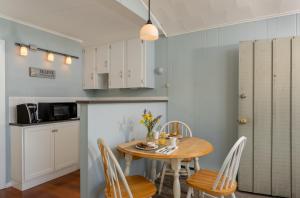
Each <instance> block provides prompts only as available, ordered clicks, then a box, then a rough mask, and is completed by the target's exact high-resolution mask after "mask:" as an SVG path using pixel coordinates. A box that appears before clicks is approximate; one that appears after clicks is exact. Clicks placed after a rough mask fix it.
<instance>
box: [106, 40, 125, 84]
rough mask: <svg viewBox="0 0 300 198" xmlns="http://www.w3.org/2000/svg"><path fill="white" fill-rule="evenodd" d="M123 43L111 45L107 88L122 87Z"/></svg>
mask: <svg viewBox="0 0 300 198" xmlns="http://www.w3.org/2000/svg"><path fill="white" fill-rule="evenodd" d="M124 48H125V45H124V41H121V42H117V43H113V44H111V52H110V55H111V56H110V72H109V88H123V87H124V65H125V49H124Z"/></svg>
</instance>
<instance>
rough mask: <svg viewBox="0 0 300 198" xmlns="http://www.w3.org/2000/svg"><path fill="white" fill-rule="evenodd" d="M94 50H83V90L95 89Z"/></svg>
mask: <svg viewBox="0 0 300 198" xmlns="http://www.w3.org/2000/svg"><path fill="white" fill-rule="evenodd" d="M95 61H96V50H95V48H86V49H85V50H84V78H83V88H84V89H96V88H97V87H96V79H95V78H96V75H95V65H96V62H95Z"/></svg>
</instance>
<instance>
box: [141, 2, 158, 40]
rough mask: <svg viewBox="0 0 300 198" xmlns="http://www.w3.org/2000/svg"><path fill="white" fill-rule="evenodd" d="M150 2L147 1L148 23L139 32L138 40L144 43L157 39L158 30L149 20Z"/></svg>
mask: <svg viewBox="0 0 300 198" xmlns="http://www.w3.org/2000/svg"><path fill="white" fill-rule="evenodd" d="M150 1H151V0H148V21H147V23H146V24H145V25H144V26H143V27H142V28H141V30H140V39H141V40H145V41H155V40H157V39H158V38H159V35H158V29H157V27H156V26H155V25H153V24H152V22H151V19H150V11H151V10H150Z"/></svg>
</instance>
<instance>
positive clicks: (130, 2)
mask: <svg viewBox="0 0 300 198" xmlns="http://www.w3.org/2000/svg"><path fill="white" fill-rule="evenodd" d="M115 1H116V2H118V3H120V4H121V5H123V6H124V7H126V8H127V9H129V10H130V11H132V12H133V13H135V14H136V15H137V16H139V17H141V18H142V19H144V20H145V21H147V20H148V6H147V5H146V4H145V3H144V1H143V0H138V1H137V0H115ZM150 14H151V21H152V23H153V24H154V25H156V26H157V27H158V29H159V30H160V32H161V33H162V34H163V35H164V36H165V37H167V36H168V35H167V32H166V31H165V30H164V28H163V27H162V25H161V24H160V22H159V20H158V19H157V18H156V17H155V15H154V14H153V13H152V12H151V13H150Z"/></svg>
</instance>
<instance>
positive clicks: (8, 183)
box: [0, 181, 12, 190]
mask: <svg viewBox="0 0 300 198" xmlns="http://www.w3.org/2000/svg"><path fill="white" fill-rule="evenodd" d="M11 186H12V182H11V181H10V182H7V183H6V184H2V185H0V190H2V189H5V188H9V187H11Z"/></svg>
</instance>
